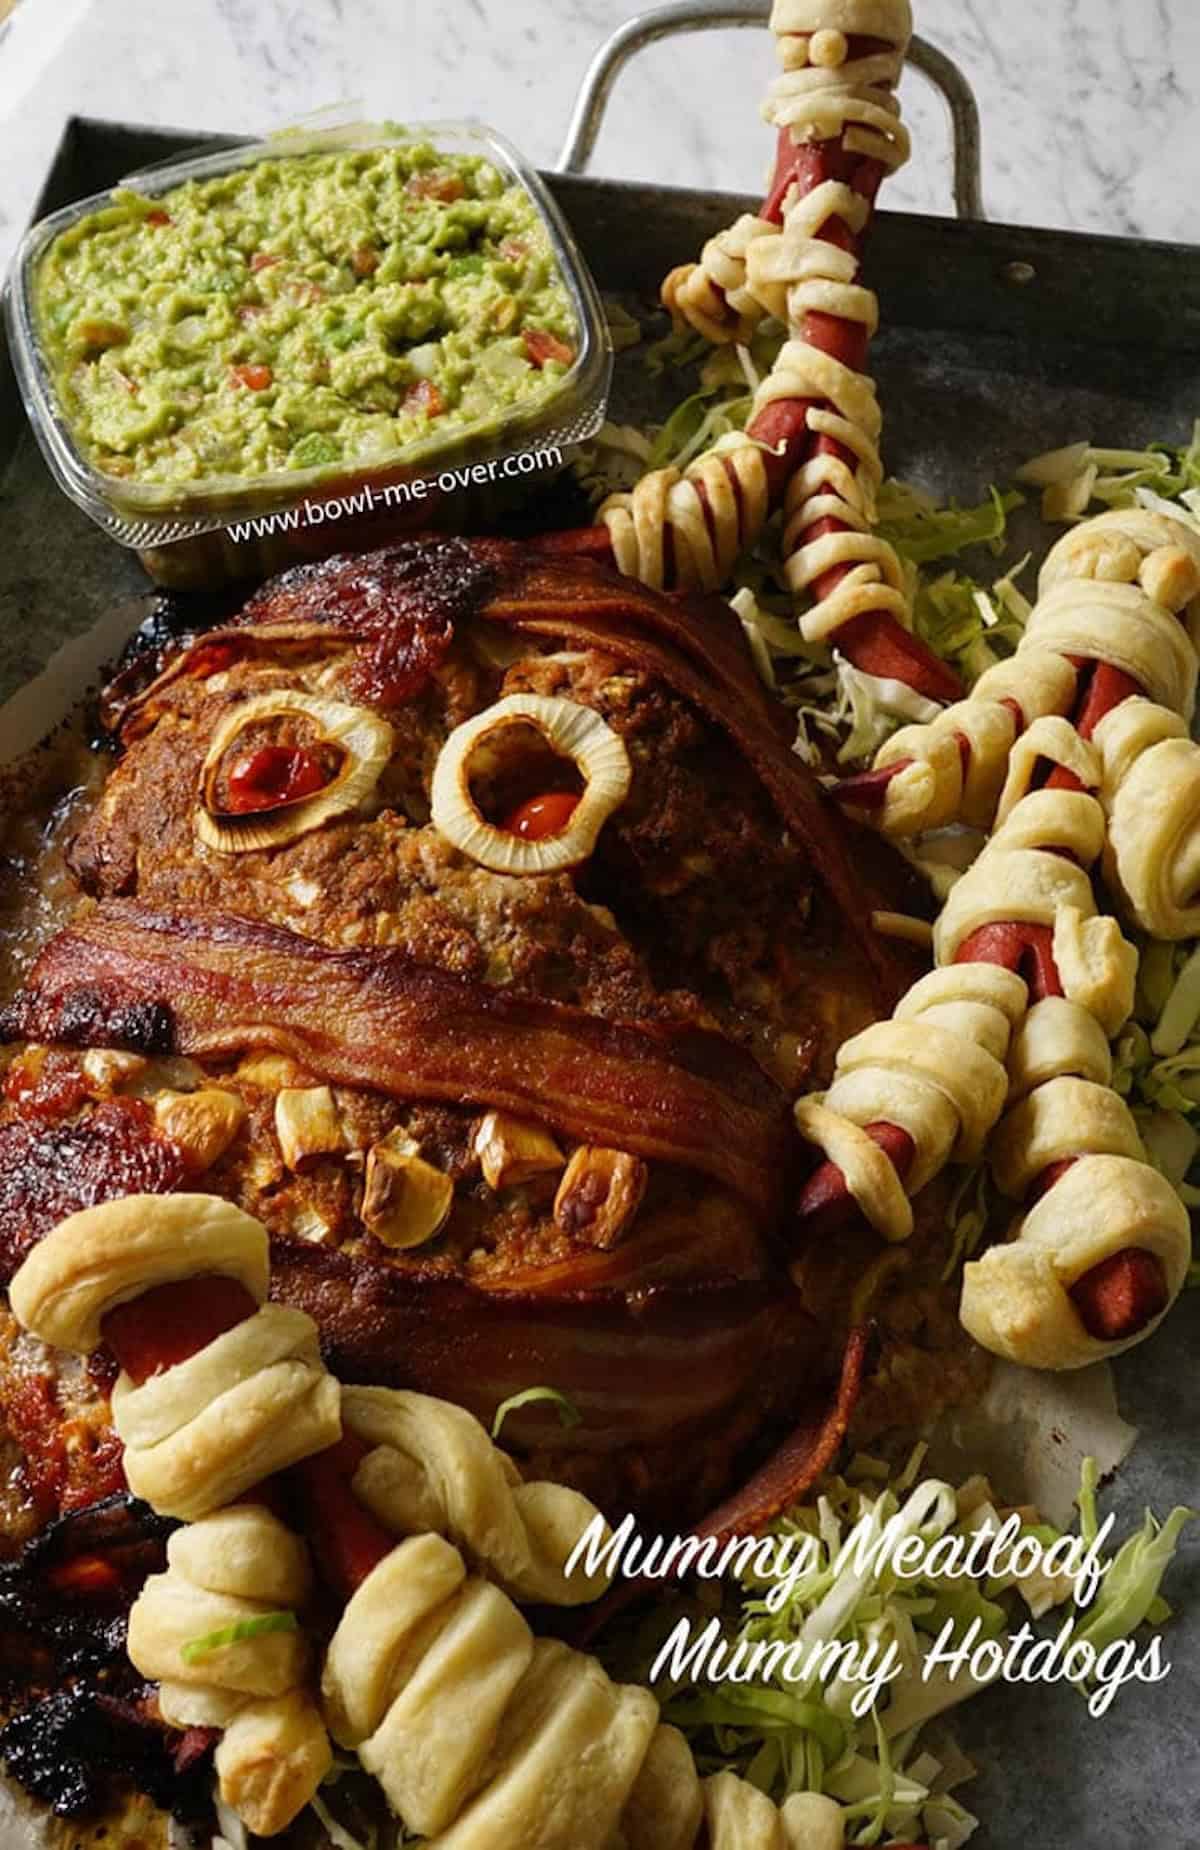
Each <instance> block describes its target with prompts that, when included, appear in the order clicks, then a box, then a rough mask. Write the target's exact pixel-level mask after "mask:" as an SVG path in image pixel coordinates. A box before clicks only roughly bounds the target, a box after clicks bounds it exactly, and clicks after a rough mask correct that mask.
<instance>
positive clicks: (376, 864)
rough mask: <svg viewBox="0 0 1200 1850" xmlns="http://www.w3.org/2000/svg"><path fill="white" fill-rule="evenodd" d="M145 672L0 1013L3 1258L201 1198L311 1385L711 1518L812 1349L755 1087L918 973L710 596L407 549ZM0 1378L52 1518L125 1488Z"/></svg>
mask: <svg viewBox="0 0 1200 1850" xmlns="http://www.w3.org/2000/svg"><path fill="white" fill-rule="evenodd" d="M154 667H155V669H156V672H155V673H154V674H153V678H151V679H149V681H148V683H147V677H146V671H145V668H144V666H143V667H140V668H135V669H134V670H132V671H128V672H126V673H125V674H123V675H122V676H120V677H118V680H117V682H116V683H115V684H114V685H113V687H112V688H111V689H110V690H109V694H108V696H107V701H106V708H105V710H106V715H107V720H108V724H109V725H110V727H111V730H112V732H113V735H114V738H115V740H116V742H117V744H118V746H119V756H118V757H117V759H116V762H115V765H114V767H113V769H112V771H111V774H110V775H109V776H108V778H107V781H106V783H105V786H104V788H103V790H102V793H101V795H100V797H99V800H98V801H97V802H96V804H95V805H94V808H93V809H92V811H91V813H90V814H88V815H87V816H86V818H85V820H84V821H83V823H82V826H80V827H79V829H78V831H77V833H76V834H75V836H74V839H73V841H72V842H71V845H70V848H69V852H68V862H69V866H70V868H71V870H72V873H73V876H74V878H75V880H76V881H77V883H78V888H79V895H80V897H79V903H78V907H77V910H76V912H75V914H74V917H73V918H72V920H71V922H70V923H69V924H68V925H67V927H66V928H65V929H64V930H62V931H61V932H60V933H59V934H58V935H57V936H56V937H54V938H53V939H52V940H51V941H50V942H49V943H48V944H47V945H46V946H45V948H44V949H43V951H42V953H41V955H40V957H39V959H38V961H37V963H36V964H35V966H34V968H33V970H32V972H31V974H30V976H29V979H28V981H27V983H26V984H25V986H24V988H23V989H22V990H21V991H20V992H19V993H18V994H17V996H16V998H15V999H14V1001H13V1002H12V1004H11V1005H10V1007H9V1009H8V1012H7V1018H6V1021H5V1023H4V1024H3V1026H2V1027H0V1039H3V1040H6V1041H9V1042H12V1043H15V1045H14V1050H13V1053H12V1056H11V1060H10V1064H9V1066H8V1070H7V1073H6V1076H5V1079H4V1088H3V1089H4V1103H3V1106H2V1107H0V1260H2V1263H3V1268H4V1270H5V1272H6V1273H7V1274H11V1271H12V1270H13V1269H14V1267H15V1266H16V1265H17V1264H18V1263H19V1261H20V1259H21V1257H22V1255H23V1254H24V1252H25V1251H26V1250H27V1249H28V1247H29V1246H30V1244H31V1243H32V1242H34V1241H36V1240H37V1239H38V1238H39V1237H40V1236H41V1235H42V1234H43V1233H44V1232H45V1231H46V1230H47V1229H48V1228H49V1227H50V1226H52V1225H54V1224H55V1222H56V1221H58V1220H59V1219H60V1218H61V1217H62V1216H63V1215H65V1214H66V1213H68V1212H71V1211H72V1210H74V1209H75V1208H77V1207H80V1206H83V1205H87V1204H90V1203H92V1202H95V1201H98V1200H102V1199H105V1198H106V1197H108V1196H110V1195H117V1194H127V1193H133V1192H154V1191H158V1190H169V1189H173V1188H176V1187H188V1188H195V1187H197V1186H199V1187H201V1188H203V1189H205V1190H211V1191H214V1192H219V1193H221V1194H224V1195H227V1196H229V1197H230V1198H232V1199H233V1200H235V1201H237V1202H238V1203H239V1204H241V1205H242V1206H244V1207H245V1208H246V1209H248V1211H249V1212H250V1213H252V1214H254V1215H255V1216H257V1217H258V1218H259V1219H261V1220H262V1221H263V1222H264V1223H265V1224H266V1225H267V1227H268V1228H269V1230H270V1232H271V1234H272V1237H273V1242H274V1253H273V1274H274V1287H273V1288H274V1290H275V1292H276V1294H277V1295H279V1296H280V1297H282V1298H284V1299H286V1300H288V1301H291V1302H294V1303H297V1304H300V1305H302V1306H303V1307H304V1308H305V1309H307V1310H309V1311H311V1312H312V1314H313V1315H314V1316H315V1317H316V1319H317V1321H318V1323H319V1325H320V1328H321V1332H322V1337H323V1340H324V1343H325V1346H326V1349H327V1352H328V1356H329V1359H330V1361H331V1364H332V1366H333V1367H334V1369H335V1370H336V1371H337V1372H338V1373H339V1374H340V1375H342V1376H343V1377H344V1378H347V1379H354V1380H366V1381H375V1382H383V1383H394V1384H404V1385H411V1386H415V1387H418V1388H422V1389H425V1390H427V1391H429V1392H432V1393H435V1394H439V1395H444V1396H448V1397H450V1398H453V1399H455V1400H458V1401H460V1402H462V1403H463V1404H464V1405H466V1406H468V1407H470V1408H471V1409H472V1410H473V1411H475V1412H476V1413H478V1414H480V1415H481V1416H483V1417H484V1418H486V1419H490V1418H491V1417H492V1415H493V1414H494V1412H495V1409H496V1407H497V1405H498V1403H499V1402H501V1401H503V1400H504V1399H505V1398H506V1397H507V1396H509V1395H511V1394H512V1393H514V1392H515V1391H517V1390H519V1389H522V1388H527V1387H529V1386H531V1385H546V1386H550V1387H553V1388H555V1389H558V1390H560V1392H561V1393H562V1394H564V1395H566V1396H567V1397H568V1398H569V1400H570V1402H571V1403H572V1404H573V1406H574V1408H575V1409H576V1410H577V1412H578V1414H579V1416H580V1417H579V1419H578V1421H577V1423H574V1424H570V1425H567V1424H560V1422H559V1419H558V1417H557V1415H556V1413H555V1411H554V1409H553V1407H548V1406H547V1405H545V1404H541V1405H536V1406H533V1407H530V1408H527V1409H525V1410H524V1411H522V1412H521V1413H520V1415H519V1416H517V1417H516V1418H514V1420H513V1422H512V1424H511V1426H509V1427H507V1428H506V1439H513V1440H515V1441H516V1442H517V1443H518V1444H519V1445H524V1446H525V1447H526V1448H538V1449H539V1450H540V1451H541V1452H542V1453H543V1462H545V1458H546V1456H549V1457H550V1461H551V1468H553V1469H554V1470H556V1471H558V1472H559V1474H560V1475H563V1476H568V1477H574V1478H576V1479H577V1480H582V1481H584V1482H585V1483H587V1484H588V1486H589V1488H592V1489H593V1490H598V1491H600V1492H601V1494H602V1495H603V1496H604V1499H605V1502H606V1504H607V1505H608V1507H609V1508H610V1509H615V1508H616V1507H617V1505H619V1504H621V1503H634V1504H640V1505H641V1506H642V1507H643V1508H645V1507H647V1506H651V1507H652V1506H654V1504H655V1503H656V1502H657V1503H659V1504H663V1503H666V1502H669V1503H670V1506H671V1509H672V1513H673V1514H674V1515H675V1516H676V1517H678V1516H679V1515H680V1513H681V1512H686V1510H687V1509H694V1508H696V1507H697V1506H699V1505H703V1504H705V1503H706V1502H710V1501H711V1500H712V1498H713V1496H714V1495H715V1494H716V1493H717V1492H718V1490H719V1489H720V1488H721V1486H722V1485H723V1484H725V1483H726V1482H727V1481H728V1479H729V1476H730V1471H731V1468H732V1461H733V1459H734V1457H735V1455H736V1454H738V1453H740V1452H742V1451H743V1450H744V1448H745V1447H746V1446H747V1445H748V1444H749V1443H750V1442H751V1441H752V1440H753V1439H754V1437H755V1435H756V1434H760V1433H761V1432H762V1431H763V1430H764V1429H766V1428H768V1427H769V1426H770V1424H771V1422H772V1421H777V1422H778V1421H782V1420H784V1419H786V1418H787V1417H789V1416H790V1415H791V1414H792V1413H793V1412H794V1410H795V1408H796V1406H797V1405H798V1403H799V1402H800V1401H801V1399H802V1398H803V1396H804V1394H805V1392H806V1390H807V1389H808V1388H810V1387H811V1386H812V1385H813V1383H814V1382H816V1381H817V1380H818V1379H820V1378H822V1377H823V1376H824V1374H825V1373H826V1372H827V1371H828V1369H829V1367H830V1363H831V1359H832V1358H831V1353H830V1350H831V1346H832V1344H833V1343H834V1342H835V1341H836V1340H837V1339H838V1337H839V1335H840V1325H839V1317H838V1315H837V1314H836V1313H835V1314H830V1311H829V1306H828V1305H822V1307H821V1317H820V1321H819V1322H818V1320H817V1319H816V1318H815V1317H814V1316H813V1315H812V1314H811V1312H810V1309H809V1308H807V1307H806V1303H805V1298H804V1295H803V1293H802V1292H801V1291H800V1290H799V1289H798V1288H797V1287H796V1285H794V1284H793V1282H792V1279H791V1275H790V1272H789V1264H790V1263H791V1262H792V1261H793V1260H794V1258H795V1255H794V1254H792V1253H790V1251H789V1243H788V1240H787V1217H788V1203H789V1198H790V1196H791V1195H792V1193H793V1192H794V1181H795V1178H794V1174H793V1167H794V1164H795V1162H796V1161H797V1160H798V1156H799V1151H798V1145H797V1140H796V1138H795V1136H794V1132H793V1130H792V1127H791V1118H790V1102H791V1100H792V1099H793V1098H794V1097H795V1096H796V1095H797V1094H798V1093H799V1092H800V1091H801V1090H807V1089H810V1088H812V1087H813V1086H816V1085H819V1084H821V1083H822V1081H823V1080H825V1079H826V1078H827V1076H828V1074H829V1071H830V1068H831V1063H832V1058H833V1055H834V1053H835V1051H836V1048H837V1046H838V1044H839V1042H840V1041H842V1040H843V1039H844V1038H845V1037H846V1036H847V1035H848V1034H851V1033H853V1032H855V1031H856V1030H857V1029H858V1028H860V1027H862V1026H863V1025H865V1024H866V1023H867V1022H868V1021H870V1020H873V1019H876V1018H877V1017H878V1016H879V1015H880V1014H882V1013H885V1012H886V1011H887V1009H888V1008H889V1007H890V1005H891V1002H892V1001H893V1000H894V998H895V996H896V995H897V994H898V993H899V991H900V989H901V988H902V987H903V986H904V983H905V982H906V981H907V980H908V979H909V978H910V977H911V974H912V971H911V967H904V968H901V967H898V966H897V965H896V964H895V962H894V954H893V951H892V950H891V949H890V948H889V946H888V944H887V942H886V941H885V940H884V939H882V938H880V937H879V936H878V934H876V933H875V932H874V931H873V929H872V924H871V913H872V908H873V906H874V905H876V904H883V905H890V906H892V907H895V906H896V905H897V904H898V903H902V901H900V900H899V898H898V895H899V893H900V885H899V876H898V875H897V874H896V872H895V869H894V868H890V867H886V866H885V867H881V864H880V862H879V860H878V855H879V853H880V851H879V850H878V849H876V850H874V851H873V853H874V856H875V858H874V859H871V858H869V856H868V852H867V851H866V850H864V849H861V848H860V846H859V844H858V843H857V841H856V840H854V839H853V838H852V836H851V835H850V832H849V831H848V830H847V826H846V825H845V824H844V823H842V822H840V821H839V822H838V823H836V825H835V824H834V823H833V822H832V821H831V819H830V815H829V812H828V811H827V809H826V807H825V805H824V803H823V801H822V799H821V795H820V791H819V788H818V786H817V784H816V782H815V780H814V779H813V777H812V775H811V774H810V772H809V771H808V770H807V769H806V768H805V766H804V765H803V764H801V762H800V761H799V760H798V759H797V758H796V757H795V756H794V754H793V753H792V752H791V750H790V744H789V738H790V728H789V725H788V722H787V719H786V716H785V715H784V714H783V713H782V712H781V711H776V710H775V708H774V707H773V705H772V704H771V703H770V702H769V701H768V699H767V698H766V696H765V695H764V693H763V691H762V689H761V687H760V685H759V683H758V681H757V679H756V677H755V674H754V671H753V668H752V665H751V663H750V660H749V656H748V653H747V651H746V650H745V649H744V648H743V646H742V640H741V637H740V634H739V633H738V632H737V630H736V628H735V627H734V626H733V625H732V624H731V621H730V617H729V612H728V609H727V608H726V607H725V606H723V605H720V604H716V603H715V602H708V601H706V600H703V599H694V598H692V599H683V598H672V597H664V596H660V595H657V594H655V593H653V592H650V591H647V590H645V589H643V588H642V587H641V586H638V585H636V584H632V583H630V582H629V581H627V580H624V579H620V578H618V577H616V576H615V575H614V574H613V573H611V572H610V571H608V570H607V569H605V568H603V567H601V566H599V565H596V564H594V563H592V562H589V561H585V560H580V559H569V558H563V557H554V556H550V555H539V554H538V553H536V552H533V551H531V550H529V549H527V548H523V547H519V546H517V545H515V544H512V543H509V542H503V541H492V540H488V541H473V542H466V541H457V540H436V541H428V542H409V543H406V544H403V545H399V546H394V547H391V548H388V549H386V550H384V551H381V552H377V553H374V554H368V555H364V556H360V557H341V558H335V559H333V560H330V561H328V562H326V563H323V564H320V565H317V566H306V567H302V568H300V569H298V570H296V571H293V572H290V573H288V574H286V575H285V576H283V577H281V578H279V579H277V580H275V581H274V582H273V583H270V584H268V585H266V586H265V587H264V588H263V589H262V590H260V591H259V592H257V593H256V594H255V595H254V596H252V597H251V598H250V600H249V602H248V603H246V604H245V606H244V608H242V609H241V610H240V611H238V612H237V613H236V614H234V615H232V616H230V617H229V619H228V620H227V621H224V622H223V623H222V624H221V625H220V626H219V627H217V628H215V629H208V630H207V631H205V632H203V633H201V634H199V635H196V636H194V637H192V638H190V639H188V640H186V641H185V642H184V643H183V644H182V645H181V646H179V647H178V648H176V649H174V650H170V651H168V652H167V654H166V656H165V657H164V658H162V659H160V660H159V661H157V662H156V663H155V664H154ZM852 862H853V863H854V865H853V871H852V867H851V863H852ZM873 887H874V888H877V890H878V896H877V897H873ZM843 1310H844V1307H843ZM840 1322H841V1324H844V1316H843V1317H842V1318H841V1320H840ZM5 1352H6V1354H7V1357H8V1361H7V1364H6V1367H5V1372H4V1381H3V1384H0V1401H2V1402H3V1406H4V1408H5V1409H7V1413H8V1418H9V1428H10V1431H12V1430H14V1429H15V1430H16V1432H17V1433H18V1435H19V1434H21V1433H25V1434H26V1435H28V1449H29V1451H30V1454H31V1456H32V1457H33V1458H34V1459H35V1462H36V1463H38V1465H39V1468H41V1469H42V1470H43V1476H44V1481H43V1483H42V1495H43V1498H44V1499H53V1498H55V1497H57V1499H58V1502H59V1504H60V1505H61V1504H63V1503H64V1502H66V1503H67V1504H68V1505H69V1503H70V1501H71V1500H72V1498H75V1499H76V1500H86V1498H87V1496H89V1495H92V1494H95V1492H96V1490H97V1489H98V1488H104V1487H109V1486H110V1485H111V1484H115V1483H117V1482H119V1459H117V1458H114V1457H113V1455H112V1451H111V1446H109V1449H108V1450H107V1451H106V1450H105V1447H106V1446H107V1445H108V1440H107V1437H106V1428H105V1425H104V1421H103V1419H102V1418H96V1419H94V1420H93V1421H91V1423H90V1424H89V1419H88V1416H87V1412H86V1408H85V1407H84V1405H83V1402H84V1401H85V1400H86V1396H83V1397H81V1396H80V1394H79V1392H78V1389H76V1390H75V1397H76V1400H80V1405H79V1406H76V1405H75V1403H74V1401H72V1402H71V1413H72V1417H73V1418H74V1419H75V1420H76V1423H77V1428H78V1432H77V1436H76V1439H75V1441H74V1443H73V1445H72V1446H71V1447H67V1448H65V1449H64V1448H63V1447H62V1446H61V1444H60V1443H59V1441H60V1439H61V1434H60V1433H58V1432H57V1429H56V1428H55V1427H54V1422H53V1421H51V1422H49V1423H47V1422H46V1421H45V1420H39V1418H38V1417H37V1415H36V1411H35V1412H34V1413H33V1414H31V1413H30V1404H29V1402H30V1394H31V1391H32V1392H33V1396H34V1400H35V1401H36V1400H37V1397H38V1395H39V1394H40V1395H42V1396H43V1398H44V1397H45V1396H46V1395H47V1394H48V1395H49V1396H50V1399H51V1400H52V1401H53V1400H54V1396H55V1394H56V1393H59V1390H58V1389H56V1388H52V1389H46V1388H45V1387H44V1385H43V1387H40V1388H37V1389H36V1390H31V1389H30V1387H29V1382H30V1379H31V1377H32V1378H34V1379H38V1380H40V1379H42V1376H41V1373H40V1369H41V1364H40V1363H39V1361H38V1359H37V1358H36V1357H35V1358H33V1360H32V1361H31V1360H30V1355H29V1346H28V1343H27V1342H26V1341H23V1340H17V1339H15V1338H14V1337H13V1336H12V1334H11V1332H10V1333H9V1336H8V1339H7V1341H6V1344H5ZM100 1387H101V1389H102V1387H103V1383H102V1382H101V1383H100ZM64 1392H65V1390H64ZM59 1398H60V1399H61V1398H62V1396H61V1394H60V1395H59ZM52 1430H53V1431H55V1433H56V1437H55V1440H54V1445H55V1448H56V1449H55V1450H54V1452H53V1456H52V1457H51V1458H49V1460H47V1459H45V1458H41V1457H40V1454H39V1453H38V1441H37V1435H38V1433H39V1432H41V1433H42V1434H43V1435H44V1434H45V1433H46V1432H50V1431H52ZM79 1433H82V1434H83V1436H82V1437H80V1436H78V1434H79ZM685 1440H686V1441H690V1443H688V1444H686V1445H684V1444H682V1443H681V1442H682V1441H685Z"/></svg>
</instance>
